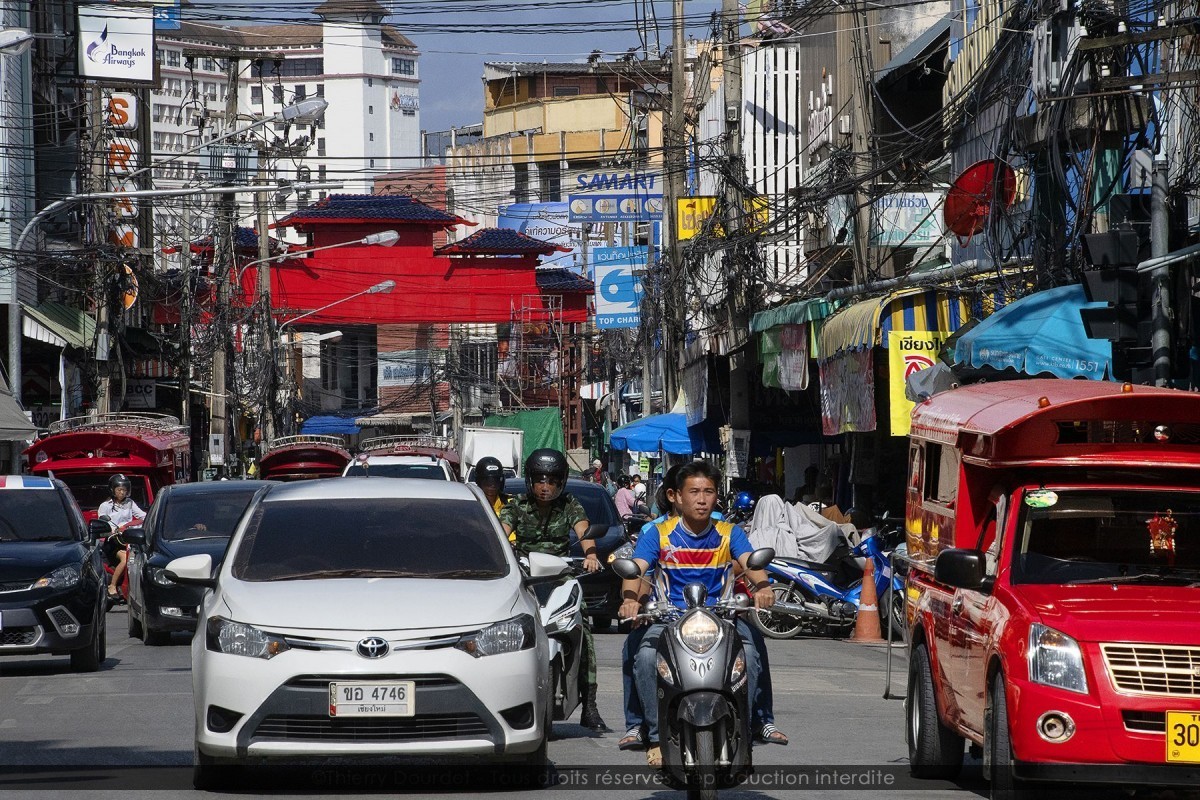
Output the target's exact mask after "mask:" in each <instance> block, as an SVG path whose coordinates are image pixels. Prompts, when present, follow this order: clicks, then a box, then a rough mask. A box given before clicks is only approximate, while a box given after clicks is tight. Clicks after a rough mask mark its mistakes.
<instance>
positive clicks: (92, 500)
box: [54, 472, 150, 511]
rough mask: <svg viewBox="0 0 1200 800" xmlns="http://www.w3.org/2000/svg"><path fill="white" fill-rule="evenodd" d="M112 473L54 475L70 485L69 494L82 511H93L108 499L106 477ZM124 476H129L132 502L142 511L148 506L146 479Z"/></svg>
mask: <svg viewBox="0 0 1200 800" xmlns="http://www.w3.org/2000/svg"><path fill="white" fill-rule="evenodd" d="M113 474H114V473H111V472H90V473H87V474H86V475H60V474H58V473H55V475H54V477H56V478H58V479H59V480H60V481H62V482H63V483H65V484H66V485H67V486H68V487H70V489H71V494H73V495H75V502H76V503H79V507H80V508H82V509H83V510H84V511H95V510H96V509H97V508H99V507H100V504H101V503H103V502H104V501H105V500H108V499H109V493H108V479H109V478H111V477H112V476H113ZM125 477H127V478H129V496H130V497H132V498H133V502H135V503H137V504H138V507H139V508H140V509H142V510H143V511H145V510H146V509H148V508H150V503H149V498H148V497H147V489H146V479H145V478H144V477H142V476H141V475H126V476H125Z"/></svg>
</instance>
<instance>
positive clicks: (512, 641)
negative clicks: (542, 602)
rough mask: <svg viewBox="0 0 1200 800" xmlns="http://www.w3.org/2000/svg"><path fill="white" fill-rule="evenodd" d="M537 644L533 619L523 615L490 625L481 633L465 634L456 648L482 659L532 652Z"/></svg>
mask: <svg viewBox="0 0 1200 800" xmlns="http://www.w3.org/2000/svg"><path fill="white" fill-rule="evenodd" d="M535 642H536V638H535V634H534V627H533V617H532V616H530V615H529V614H521V615H520V616H517V617H513V618H512V619H506V620H504V622H497V623H496V624H495V625H488V626H487V627H486V628H484V629H483V630H481V631H475V632H474V633H464V634H463V635H462V636H461V637H460V638H459V640H458V642H456V643H455V645H454V646H455V648H457V649H459V650H462V651H463V652H464V653H468V654H470V655H472V656H474V657H475V658H482V657H483V656H497V655H500V654H501V653H515V652H517V651H518V650H530V649H532V648H533V645H534V643H535Z"/></svg>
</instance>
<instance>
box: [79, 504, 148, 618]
mask: <svg viewBox="0 0 1200 800" xmlns="http://www.w3.org/2000/svg"><path fill="white" fill-rule="evenodd" d="M141 524H142V522H141V520H132V521H130V522H129V523H128V524H126V525H119V526H118V525H115V524H114V523H113V522H112V521H111V520H110V519H109V518H108V517H97V518H96V519H94V520H92V522H91V523H90V524H89V528H90V530H91V533H92V535H93V536H95V537H96V546H97V547H99V548H100V552H101V553H102V554H103V555H104V558H103V559H102V561H103V562H104V576H105V585H106V586H108V585H111V584H112V576H113V572H115V571H116V564H115V563H114V562H115V558H116V556H115V554H114V555H113V556H112V558H111V559H110V557H109V548H107V547H106V546H105V545H106V544H107V543H108V540H109V537H112V536H116V535H118V534H120V533H122V532H123V531H124V530H125V529H126V528H133V527H137V526H140V525H141ZM125 553H126V556H125V559H126V560H125V574H124V575H123V576H121V585H120V586H119V587H117V596H116V597H115V598H113V597H109V598H108V599H107V601H106V602H107V605H106V610H112V607H113V606H115V605H116V604H117V603H127V602H129V568H130V564H129V554H130V550H129V547H128V546H126V547H125Z"/></svg>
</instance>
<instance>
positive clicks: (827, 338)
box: [820, 288, 970, 358]
mask: <svg viewBox="0 0 1200 800" xmlns="http://www.w3.org/2000/svg"><path fill="white" fill-rule="evenodd" d="M969 317H970V305H969V299H968V298H967V297H966V296H964V295H960V294H959V293H957V292H947V291H943V290H939V289H922V288H910V289H901V290H899V291H897V292H893V293H892V294H888V295H884V296H882V297H872V298H870V299H868V300H861V301H859V302H857V303H855V304H854V305H852V306H850V307H848V308H844V309H842V310H841V311H838V312H837V313H836V314H834V315H833V316H832V317H829V318H828V319H826V320H825V322H824V324H823V325H822V327H821V334H820V348H821V349H820V352H821V357H822V358H832V357H833V356H835V355H837V354H838V353H840V352H842V351H846V350H862V349H864V348H868V347H880V346H882V347H885V348H886V347H887V340H888V336H887V335H888V333H889V332H891V331H893V330H895V331H946V332H947V333H953V332H954V331H956V330H958V329H959V327H961V326H962V324H963V323H964V322H966V321H967V319H968V318H969Z"/></svg>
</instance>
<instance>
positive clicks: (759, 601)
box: [754, 586, 775, 608]
mask: <svg viewBox="0 0 1200 800" xmlns="http://www.w3.org/2000/svg"><path fill="white" fill-rule="evenodd" d="M773 605H775V593H774V592H772V591H771V590H770V589H769V588H768V587H766V586H764V587H763V588H761V589H759V590H758V591H756V592H755V593H754V607H755V608H770V607H771V606H773Z"/></svg>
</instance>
